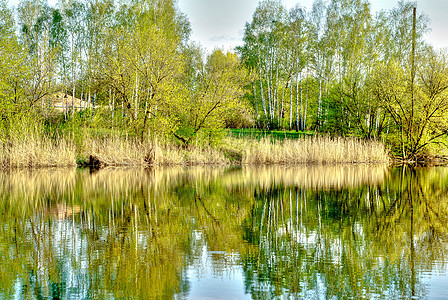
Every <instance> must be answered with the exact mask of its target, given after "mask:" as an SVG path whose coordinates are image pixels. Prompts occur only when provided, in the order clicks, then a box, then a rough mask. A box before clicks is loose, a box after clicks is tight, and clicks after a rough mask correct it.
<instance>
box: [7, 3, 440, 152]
mask: <svg viewBox="0 0 448 300" xmlns="http://www.w3.org/2000/svg"><path fill="white" fill-rule="evenodd" d="M5 1H6V0H0V22H1V24H0V25H1V26H0V31H1V32H0V57H1V60H0V72H1V74H2V76H1V78H0V115H1V119H0V123H1V124H0V129H1V133H2V140H3V141H6V140H7V139H8V138H9V137H10V136H11V128H12V127H14V124H15V123H16V120H17V118H20V116H23V118H28V119H29V118H30V116H33V117H32V118H31V119H32V120H34V119H35V118H38V119H42V120H43V121H42V122H44V123H46V124H47V123H51V122H54V120H53V119H52V120H50V122H49V116H54V115H52V114H49V112H50V111H51V110H52V106H54V105H53V104H54V101H53V100H52V99H53V98H54V95H55V93H56V92H63V94H65V95H68V96H66V99H71V101H72V103H67V101H65V103H64V121H63V122H71V125H73V126H68V127H70V128H71V130H72V131H76V128H78V127H79V126H80V124H83V125H84V127H86V126H88V127H89V128H97V129H98V128H100V129H101V130H103V132H107V130H110V129H114V130H115V129H118V130H121V131H122V132H123V133H126V136H127V134H131V135H132V136H134V137H136V138H138V139H140V140H141V141H144V140H154V139H156V138H157V139H159V140H160V138H161V137H162V138H163V139H165V140H166V139H174V140H176V141H178V142H179V143H180V144H182V145H184V146H188V145H192V144H198V143H201V142H204V141H205V142H207V143H208V144H210V143H215V142H216V141H219V140H220V138H221V137H222V136H223V135H222V128H225V127H233V128H238V127H247V126H256V127H257V128H260V129H289V130H293V129H295V130H302V131H304V130H313V131H315V132H318V133H330V134H332V135H337V136H356V137H360V138H365V139H383V140H385V141H386V142H387V143H388V144H389V145H390V147H391V148H392V152H393V153H394V154H395V155H398V156H401V157H403V158H405V159H411V160H415V159H418V158H419V157H421V156H422V155H424V154H426V153H427V151H428V147H427V146H428V145H431V144H443V143H444V139H445V136H446V133H447V128H448V127H447V125H448V124H447V121H448V118H447V117H446V111H447V108H448V98H447V89H448V67H447V66H448V65H447V57H446V54H445V53H443V52H437V51H435V50H434V49H433V48H432V47H431V46H430V45H428V44H427V43H426V42H425V40H424V35H425V33H426V32H428V30H429V19H428V17H427V16H426V15H424V14H423V13H421V12H420V11H418V10H417V13H416V14H415V17H413V14H414V13H415V11H414V7H416V3H412V2H405V1H400V2H398V5H397V7H396V8H394V9H392V10H389V11H380V12H378V13H376V14H375V15H374V14H373V12H372V10H371V5H370V2H369V1H368V0H331V1H328V2H324V1H322V0H316V1H315V2H314V4H313V7H312V9H311V10H310V11H306V10H305V9H304V8H303V7H301V6H300V5H299V4H297V5H296V6H295V7H293V8H292V9H291V10H289V11H288V10H287V9H286V8H285V7H284V6H283V5H282V3H281V1H279V0H264V1H261V2H260V3H259V5H258V7H257V8H256V10H255V12H254V14H253V19H252V20H251V22H250V23H247V24H246V27H245V32H244V44H243V45H242V46H240V47H237V49H236V51H235V53H231V52H227V53H226V52H224V51H222V50H219V49H218V50H214V51H212V52H211V53H209V54H207V53H205V51H204V50H202V49H201V47H200V46H199V45H198V44H196V43H194V42H192V41H190V40H189V35H190V31H191V29H190V23H189V20H188V18H187V16H186V15H184V14H183V13H182V12H180V11H179V9H178V7H177V4H176V1H174V0H145V1H123V2H114V1H112V0H100V1H92V0H87V1H80V0H71V1H65V0H64V1H59V2H58V3H57V5H56V6H55V7H50V6H48V4H46V2H45V1H41V0H38V1H30V0H23V1H21V2H20V3H19V5H18V7H17V9H12V8H10V7H8V5H7V3H6V2H5ZM72 95H73V96H75V97H76V98H78V99H80V100H82V101H84V103H88V105H85V106H87V107H89V108H90V109H88V110H85V111H83V112H80V113H75V100H74V99H75V98H73V97H71V96H72ZM18 116H19V117H18ZM65 126H66V127H67V125H65ZM51 128H54V127H51ZM104 129H105V130H106V131H104ZM16 132H17V130H16Z"/></svg>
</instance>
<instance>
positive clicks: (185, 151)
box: [0, 127, 389, 168]
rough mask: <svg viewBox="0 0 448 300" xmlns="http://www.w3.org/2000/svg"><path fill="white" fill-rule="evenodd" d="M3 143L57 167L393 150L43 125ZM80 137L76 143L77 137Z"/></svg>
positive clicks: (288, 158) (13, 154) (11, 153)
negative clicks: (62, 130)
mask: <svg viewBox="0 0 448 300" xmlns="http://www.w3.org/2000/svg"><path fill="white" fill-rule="evenodd" d="M22 129H23V130H22V131H20V134H19V133H17V134H15V135H12V136H13V137H14V138H11V139H9V140H8V141H7V142H4V143H3V144H2V145H1V146H0V165H1V167H2V168H11V167H19V168H20V167H56V166H76V165H77V164H81V165H82V164H85V162H86V161H87V162H88V161H89V158H90V159H92V158H94V159H95V160H96V161H98V162H100V164H101V165H107V166H150V165H205V164H214V165H219V164H220V165H228V164H241V165H270V164H278V165H299V164H344V163H385V162H389V153H388V151H387V149H386V148H385V146H384V144H382V143H380V142H377V141H363V140H359V139H354V138H330V137H326V136H306V135H304V134H303V135H302V136H301V138H295V139H292V138H288V137H287V136H286V137H284V138H282V139H281V138H278V136H279V135H276V133H275V132H274V133H271V135H270V136H268V135H267V136H266V137H261V136H252V138H249V137H244V138H243V137H233V136H229V137H227V138H225V139H224V141H223V142H222V144H221V145H219V146H214V147H212V146H190V147H188V148H183V147H180V146H178V145H175V144H174V143H173V142H171V141H158V140H154V141H146V142H141V141H140V140H139V139H137V138H128V137H126V136H122V135H119V134H110V135H109V136H107V137H93V136H91V135H90V134H88V133H87V134H85V133H84V135H83V136H82V137H81V138H80V137H79V136H78V137H76V139H75V137H74V136H72V137H70V136H69V137H63V136H57V137H56V138H54V137H50V136H49V135H48V134H47V133H45V132H43V131H42V130H41V129H39V128H32V127H31V129H30V128H29V127H28V129H26V128H22ZM75 141H76V143H75Z"/></svg>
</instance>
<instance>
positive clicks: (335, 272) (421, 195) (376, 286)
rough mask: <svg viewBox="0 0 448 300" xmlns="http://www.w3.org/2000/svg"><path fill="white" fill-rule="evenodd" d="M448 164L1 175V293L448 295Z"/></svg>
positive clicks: (261, 296)
mask: <svg viewBox="0 0 448 300" xmlns="http://www.w3.org/2000/svg"><path fill="white" fill-rule="evenodd" d="M447 242H448V168H432V169H409V168H407V169H403V168H395V169H389V168H387V167H383V166H376V167H372V166H344V167H340V166H339V167H338V166H327V167H325V166H320V167H319V166H315V167H289V168H288V167H261V168H249V167H248V168H245V167H243V168H199V167H197V168H166V169H163V168H160V169H154V170H143V169H104V170H101V171H98V172H95V173H90V172H89V171H88V170H72V169H57V170H48V169H47V170H38V171H24V170H21V171H11V172H8V173H0V299H117V298H119V299H123V298H126V299H134V298H137V299H301V298H303V299H347V298H352V299H360V298H364V299H412V298H413V299H425V298H427V299H446V298H448V268H447V263H448V256H447V254H448V244H447Z"/></svg>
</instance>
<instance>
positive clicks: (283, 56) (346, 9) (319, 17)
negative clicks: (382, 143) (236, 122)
mask: <svg viewBox="0 0 448 300" xmlns="http://www.w3.org/2000/svg"><path fill="white" fill-rule="evenodd" d="M416 7H417V3H414V2H406V1H399V2H398V4H397V7H396V8H394V9H391V10H389V11H385V10H383V11H380V12H378V13H376V14H374V13H373V12H372V9H371V3H370V1H368V0H331V1H327V2H324V1H322V0H316V1H315V2H314V4H313V6H312V9H311V10H310V11H307V10H305V8H303V7H301V6H300V5H299V4H297V5H296V6H295V7H293V8H292V9H290V10H289V11H288V10H287V9H286V8H285V7H284V6H283V5H282V3H281V1H276V0H264V1H261V2H260V3H259V5H258V7H257V9H256V10H255V12H254V14H253V19H252V21H251V22H250V23H247V24H246V27H245V32H244V45H243V46H241V47H239V48H237V51H238V53H239V54H240V56H241V59H242V61H243V62H244V64H245V66H246V67H247V69H248V70H249V71H250V81H251V86H250V90H251V95H250V96H249V97H248V99H249V100H250V102H251V104H252V107H253V110H254V113H255V116H256V120H257V121H258V126H259V127H263V128H269V129H272V128H288V129H290V130H291V129H297V130H310V129H311V130H315V131H319V132H326V133H328V132H329V133H331V134H335V135H343V136H345V135H356V136H359V137H362V138H367V139H372V138H374V139H377V138H384V139H386V140H387V141H388V142H389V144H390V145H391V147H392V148H393V152H394V153H395V154H396V155H400V156H402V157H404V158H406V159H412V160H413V159H417V158H418V157H420V156H421V155H422V154H423V153H424V152H425V151H424V150H425V147H426V146H428V145H429V144H431V143H434V142H436V143H441V142H443V140H441V139H440V138H443V137H445V136H446V133H447V129H448V127H447V124H446V121H447V120H448V118H447V116H446V112H447V109H448V97H447V96H448V95H447V88H448V68H447V66H448V65H447V57H446V53H444V52H442V53H441V52H438V51H435V50H434V49H433V48H432V46H430V45H428V44H427V43H426V42H425V40H424V35H425V33H427V32H428V31H429V25H430V21H429V18H428V17H427V16H426V15H425V14H424V13H422V12H420V11H418V10H416V11H414V8H416ZM414 14H415V17H414Z"/></svg>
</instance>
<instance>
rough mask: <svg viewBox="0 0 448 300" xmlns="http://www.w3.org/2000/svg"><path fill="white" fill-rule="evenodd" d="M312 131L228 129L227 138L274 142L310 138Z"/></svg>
mask: <svg viewBox="0 0 448 300" xmlns="http://www.w3.org/2000/svg"><path fill="white" fill-rule="evenodd" d="M313 134H314V132H312V131H294V130H290V131H286V130H269V131H268V130H258V129H253V128H243V129H229V136H231V137H236V138H249V139H257V140H260V139H263V138H273V139H276V140H284V139H298V138H303V137H306V136H312V135H313Z"/></svg>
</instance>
